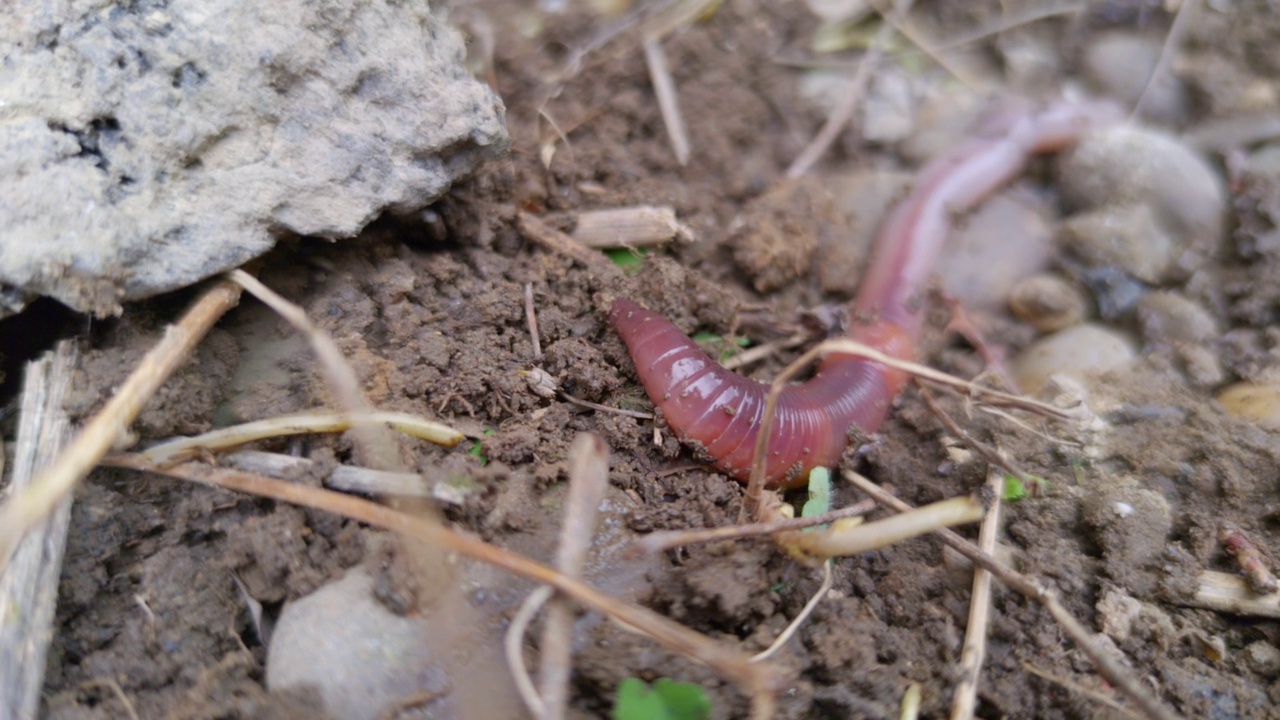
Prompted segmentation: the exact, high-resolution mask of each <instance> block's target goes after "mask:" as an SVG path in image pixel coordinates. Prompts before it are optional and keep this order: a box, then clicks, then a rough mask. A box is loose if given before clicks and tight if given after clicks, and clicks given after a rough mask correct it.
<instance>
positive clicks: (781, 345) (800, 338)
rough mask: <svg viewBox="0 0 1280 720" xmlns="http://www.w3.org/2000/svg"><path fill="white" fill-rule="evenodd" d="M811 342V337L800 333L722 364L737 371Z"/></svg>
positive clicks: (739, 354) (750, 349) (763, 345)
mask: <svg viewBox="0 0 1280 720" xmlns="http://www.w3.org/2000/svg"><path fill="white" fill-rule="evenodd" d="M808 341H809V335H808V334H806V333H799V334H796V335H792V336H791V337H789V338H783V339H782V340H773V341H771V342H767V343H761V344H759V345H757V346H755V347H753V348H748V349H746V350H743V351H742V352H740V353H738V354H736V355H734V356H733V357H731V358H729V359H728V360H725V361H724V362H722V363H720V364H721V365H723V366H724V367H725V368H727V369H729V370H737V369H739V368H742V367H746V366H747V365H751V364H753V363H757V362H760V361H761V360H764V359H765V358H767V357H771V356H773V355H775V354H777V353H778V352H780V351H782V350H790V349H791V348H794V347H800V346H801V345H803V344H805V343H806V342H808Z"/></svg>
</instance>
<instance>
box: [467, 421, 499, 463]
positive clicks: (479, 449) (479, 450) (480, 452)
mask: <svg viewBox="0 0 1280 720" xmlns="http://www.w3.org/2000/svg"><path fill="white" fill-rule="evenodd" d="M494 432H495V431H494V430H493V429H492V428H491V429H489V430H485V431H484V436H485V437H489V436H490V435H492V434H494ZM467 452H468V453H470V454H472V455H475V456H476V457H478V458H480V465H481V466H482V467H483V466H485V465H488V464H489V457H488V456H487V455H485V454H484V447H483V446H481V445H480V441H479V440H473V441H472V442H471V447H470V449H468V450H467Z"/></svg>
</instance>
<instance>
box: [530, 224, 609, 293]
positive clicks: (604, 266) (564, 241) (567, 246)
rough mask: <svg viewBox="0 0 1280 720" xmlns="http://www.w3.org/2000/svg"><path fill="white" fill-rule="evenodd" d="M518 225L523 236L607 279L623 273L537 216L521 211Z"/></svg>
mask: <svg viewBox="0 0 1280 720" xmlns="http://www.w3.org/2000/svg"><path fill="white" fill-rule="evenodd" d="M516 224H517V225H518V226H519V228H520V233H521V234H522V235H524V236H525V237H527V238H529V239H530V240H532V241H534V242H536V243H538V244H539V245H541V246H542V247H544V248H546V249H548V250H550V251H551V252H554V253H557V254H560V255H563V256H565V257H567V258H569V259H570V260H573V261H574V262H577V263H579V264H581V265H583V266H584V267H587V268H589V269H591V270H593V271H595V272H598V273H601V274H603V275H605V276H606V277H617V276H618V275H620V274H621V273H622V271H621V270H619V269H618V266H617V265H614V264H613V261H611V260H609V258H607V257H605V256H604V255H603V254H601V253H598V252H596V251H595V250H592V249H591V248H589V247H586V246H584V245H583V244H582V243H580V242H578V241H577V240H574V239H573V238H571V237H569V236H568V235H566V234H564V233H562V232H560V231H559V230H557V229H555V228H553V227H551V226H550V225H548V224H546V223H545V222H543V221H542V220H541V219H540V218H538V217H537V216H536V215H532V214H530V213H527V212H524V211H521V212H519V213H517V214H516Z"/></svg>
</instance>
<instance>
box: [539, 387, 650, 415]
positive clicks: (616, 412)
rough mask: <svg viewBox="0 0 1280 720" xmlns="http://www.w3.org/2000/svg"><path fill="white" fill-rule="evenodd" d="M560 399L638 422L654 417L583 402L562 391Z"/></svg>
mask: <svg viewBox="0 0 1280 720" xmlns="http://www.w3.org/2000/svg"><path fill="white" fill-rule="evenodd" d="M560 397H562V398H564V399H565V400H567V401H569V402H571V403H573V404H574V405H580V406H582V407H584V408H591V409H592V410H598V411H600V412H606V413H613V414H614V415H625V416H627V417H633V418H638V419H640V420H652V419H654V417H656V416H655V415H654V414H653V413H647V412H641V411H639V410H623V409H622V408H615V407H609V406H608V405H601V404H600V403H594V402H591V401H590V400H583V399H582V398H580V397H575V396H573V395H570V394H569V393H567V392H564V391H561V392H560Z"/></svg>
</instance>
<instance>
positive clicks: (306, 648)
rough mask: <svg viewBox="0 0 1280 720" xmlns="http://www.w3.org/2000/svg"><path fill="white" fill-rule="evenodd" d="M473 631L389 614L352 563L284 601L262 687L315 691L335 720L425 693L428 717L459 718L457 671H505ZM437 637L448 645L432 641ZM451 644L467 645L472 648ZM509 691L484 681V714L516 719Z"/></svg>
mask: <svg viewBox="0 0 1280 720" xmlns="http://www.w3.org/2000/svg"><path fill="white" fill-rule="evenodd" d="M433 623H434V624H436V625H439V627H433ZM475 634H476V633H475V632H469V631H468V630H467V629H466V628H458V627H456V623H451V621H450V619H449V618H440V617H436V618H432V617H430V615H429V614H425V613H424V614H421V615H415V616H410V617H406V616H401V615H396V614H394V613H392V612H391V611H390V610H388V609H387V608H386V606H384V605H383V604H382V603H380V602H378V601H377V599H375V598H374V595H373V578H372V577H371V576H370V575H369V574H368V572H367V571H365V570H364V569H363V568H361V567H356V568H353V569H352V570H350V571H348V573H347V574H346V575H345V576H343V577H342V578H340V579H339V580H336V581H334V582H331V583H329V584H328V585H325V586H323V587H321V588H320V589H319V590H316V591H315V592H314V593H312V594H310V595H308V596H306V597H304V598H301V599H299V600H295V601H293V602H291V603H289V604H288V605H285V607H284V611H283V612H282V613H281V614H280V620H279V622H278V623H277V624H276V628H275V632H274V633H273V634H272V636H271V645H270V647H269V648H268V650H267V687H268V688H270V689H271V690H272V691H278V690H283V689H286V688H297V689H300V690H305V691H307V692H313V693H314V692H318V693H319V694H320V696H321V698H323V700H324V704H325V709H326V710H328V712H329V714H330V715H331V716H332V717H334V718H336V719H337V720H376V719H377V718H381V717H385V714H384V713H385V711H386V710H387V708H389V707H391V706H393V705H394V704H395V703H398V702H401V701H403V700H404V699H405V698H408V697H413V696H414V695H418V694H424V693H426V694H435V695H436V696H438V699H436V700H434V701H432V702H430V703H429V704H428V705H427V706H426V708H425V709H426V710H427V711H428V712H430V713H431V715H430V716H431V717H434V718H452V717H458V705H459V704H460V703H459V698H458V694H459V691H460V686H461V683H459V682H458V681H457V680H456V677H457V676H458V675H459V674H460V673H468V672H469V673H479V672H489V671H491V672H492V676H493V677H495V678H498V677H502V678H505V677H507V676H506V675H505V674H503V673H502V672H501V671H500V670H499V668H500V667H501V666H500V665H498V664H497V662H495V661H497V660H498V658H497V657H496V656H493V653H491V652H490V651H489V650H487V649H486V650H481V648H488V647H491V643H493V642H494V639H493V638H480V637H472V636H473V635H475ZM442 641H443V642H445V643H448V644H446V645H445V646H444V647H438V645H440V644H441V642H442ZM457 643H472V644H473V648H472V651H470V652H465V651H464V650H463V648H461V647H458V646H457ZM433 645H436V646H437V647H433ZM489 665H493V667H492V668H491V667H489ZM512 693H513V690H511V689H510V688H509V686H506V685H492V686H490V687H489V689H488V691H487V697H486V698H485V702H486V707H485V708H483V711H484V712H485V713H486V714H485V715H484V716H486V717H516V715H517V714H518V706H517V705H515V704H514V697H513V696H512ZM467 694H468V699H469V700H471V701H472V702H470V703H468V705H472V704H477V703H475V702H474V701H475V698H473V697H470V696H474V695H476V694H477V693H474V692H469V693H467ZM469 709H472V710H481V708H469ZM488 713H496V714H488Z"/></svg>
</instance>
